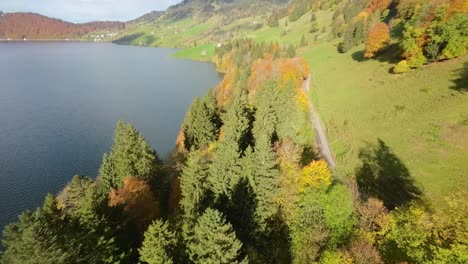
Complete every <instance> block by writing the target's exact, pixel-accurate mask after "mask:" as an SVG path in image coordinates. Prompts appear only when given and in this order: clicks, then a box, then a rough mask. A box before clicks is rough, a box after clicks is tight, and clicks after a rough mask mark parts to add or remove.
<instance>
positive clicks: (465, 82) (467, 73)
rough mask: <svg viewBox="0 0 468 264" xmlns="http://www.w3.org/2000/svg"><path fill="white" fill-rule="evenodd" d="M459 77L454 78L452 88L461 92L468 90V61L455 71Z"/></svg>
mask: <svg viewBox="0 0 468 264" xmlns="http://www.w3.org/2000/svg"><path fill="white" fill-rule="evenodd" d="M455 74H457V76H458V77H457V78H456V79H454V80H452V82H453V84H454V85H453V86H451V87H450V88H451V89H453V90H457V91H459V92H468V62H465V63H464V64H463V67H462V68H461V69H458V70H457V71H455Z"/></svg>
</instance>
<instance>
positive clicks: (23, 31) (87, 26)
mask: <svg viewBox="0 0 468 264" xmlns="http://www.w3.org/2000/svg"><path fill="white" fill-rule="evenodd" d="M123 29H125V24H124V23H122V22H116V21H104V22H89V23H82V24H74V23H69V22H65V21H62V20H59V19H54V18H49V17H46V16H42V15H39V14H34V13H0V39H11V40H18V39H20V40H23V39H31V40H35V39H39V40H54V39H60V40H64V39H81V38H83V37H84V36H86V35H88V34H90V33H93V32H111V33H115V32H117V31H120V30H123Z"/></svg>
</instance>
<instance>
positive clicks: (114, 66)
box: [0, 42, 220, 229]
mask: <svg viewBox="0 0 468 264" xmlns="http://www.w3.org/2000/svg"><path fill="white" fill-rule="evenodd" d="M173 52H175V50H174V49H156V48H139V47H131V46H118V45H113V44H109V43H100V44H97V43H29V42H24V43H23V42H16V43H0V229H3V226H4V225H6V224H7V223H9V222H12V221H15V219H16V215H17V214H19V213H20V212H21V211H23V210H26V209H34V208H36V207H37V206H39V205H40V204H41V203H42V202H43V199H44V196H45V195H46V194H47V193H48V192H52V193H54V194H56V193H57V192H58V191H60V189H61V188H63V186H64V185H65V184H66V183H67V182H68V181H69V180H70V179H71V178H72V177H73V175H77V174H79V175H87V176H93V177H94V176H96V175H97V171H98V168H99V166H100V163H101V161H102V155H103V153H104V152H106V151H108V150H109V149H110V147H111V144H112V136H113V130H114V127H115V124H116V122H117V120H119V119H122V120H124V121H128V122H131V123H133V124H134V125H135V127H136V128H137V129H138V130H140V131H141V132H142V134H143V135H144V136H145V138H146V139H147V141H148V142H149V143H150V145H151V146H152V147H153V148H154V149H156V150H157V151H158V153H160V156H164V155H165V154H167V153H168V152H169V151H170V150H171V149H172V148H173V147H174V145H175V139H176V136H177V133H178V130H179V127H180V124H181V122H182V120H183V118H184V115H185V112H186V111H187V108H188V107H189V106H190V104H191V102H192V100H193V99H194V98H195V97H196V96H203V95H204V94H205V93H206V92H207V91H208V89H210V88H212V87H213V86H215V85H216V84H217V83H218V82H219V81H220V76H219V75H218V74H217V72H216V70H215V67H214V65H212V64H210V63H202V62H194V61H187V60H180V59H174V58H171V57H170V54H171V53H173Z"/></svg>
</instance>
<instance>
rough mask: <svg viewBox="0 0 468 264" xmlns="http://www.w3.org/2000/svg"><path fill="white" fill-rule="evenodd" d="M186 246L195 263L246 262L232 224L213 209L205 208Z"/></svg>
mask: <svg viewBox="0 0 468 264" xmlns="http://www.w3.org/2000/svg"><path fill="white" fill-rule="evenodd" d="M187 248H188V251H189V256H190V260H191V261H193V263H195V264H202V263H203V264H231V263H247V259H246V258H242V256H241V252H240V251H241V248H242V243H241V242H240V241H239V240H238V239H237V238H236V233H235V232H234V230H233V228H232V225H231V224H229V223H228V222H226V219H225V217H224V216H223V215H222V214H221V213H220V212H219V211H217V210H214V209H210V208H208V209H206V211H205V212H204V213H203V215H202V216H201V217H200V218H199V219H198V221H197V224H196V225H195V228H194V236H193V239H192V240H191V241H189V242H188V245H187Z"/></svg>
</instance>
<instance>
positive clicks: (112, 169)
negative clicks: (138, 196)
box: [99, 121, 160, 189]
mask: <svg viewBox="0 0 468 264" xmlns="http://www.w3.org/2000/svg"><path fill="white" fill-rule="evenodd" d="M159 169H160V161H159V158H158V156H157V154H156V153H155V151H153V150H152V149H151V147H150V146H149V145H148V143H146V141H145V139H144V138H143V136H142V135H141V134H140V133H139V132H138V131H137V130H136V129H135V128H134V127H133V126H132V125H131V124H125V123H124V122H122V121H119V122H117V128H116V129H115V132H114V145H113V146H112V150H111V152H110V153H108V154H104V158H103V163H102V165H101V168H100V169H99V176H100V179H101V181H102V182H103V186H104V187H105V188H107V189H109V188H119V187H121V186H122V183H123V179H124V178H125V177H128V176H134V177H137V178H139V179H142V180H146V181H152V180H154V176H155V174H156V173H157V172H158V171H159Z"/></svg>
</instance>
